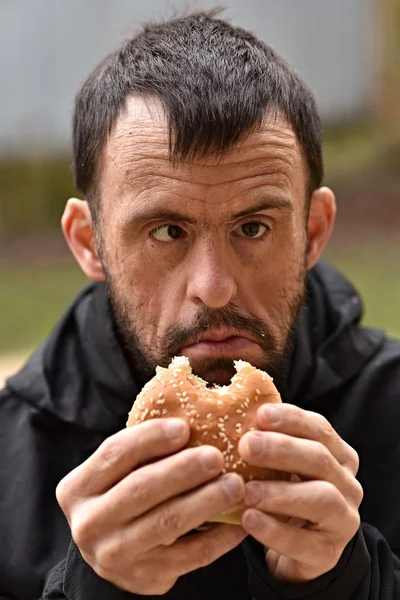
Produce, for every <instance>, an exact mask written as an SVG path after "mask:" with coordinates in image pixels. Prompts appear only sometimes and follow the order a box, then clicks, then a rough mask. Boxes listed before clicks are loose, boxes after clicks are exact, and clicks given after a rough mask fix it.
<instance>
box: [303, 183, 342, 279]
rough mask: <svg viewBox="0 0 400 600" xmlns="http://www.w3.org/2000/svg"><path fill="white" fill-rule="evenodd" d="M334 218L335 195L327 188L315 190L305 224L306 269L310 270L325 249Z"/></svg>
mask: <svg viewBox="0 0 400 600" xmlns="http://www.w3.org/2000/svg"><path fill="white" fill-rule="evenodd" d="M335 217H336V199H335V194H334V193H333V192H332V190H330V189H329V188H327V187H321V188H319V189H318V190H315V192H314V193H313V195H312V197H311V202H310V211H309V215H308V223H307V238H308V247H307V269H311V268H312V267H313V266H314V265H315V263H316V262H317V260H318V259H319V257H320V256H321V254H322V251H323V249H324V248H325V246H326V244H327V242H328V240H329V238H330V236H331V233H332V229H333V225H334V223H335Z"/></svg>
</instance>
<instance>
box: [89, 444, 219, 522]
mask: <svg viewBox="0 0 400 600" xmlns="http://www.w3.org/2000/svg"><path fill="white" fill-rule="evenodd" d="M223 467H224V457H223V455H222V452H220V451H219V450H217V449H216V448H213V447H212V446H203V447H201V448H189V449H186V450H181V451H180V452H178V453H176V454H174V455H172V456H168V457H167V458H163V459H161V460H158V461H156V462H154V463H152V464H150V465H146V466H144V467H140V468H139V469H137V470H136V471H133V472H132V473H130V474H129V475H127V476H126V477H125V478H124V479H122V481H120V482H119V483H118V484H117V485H115V486H114V487H113V488H111V489H110V490H109V491H108V492H107V493H106V494H105V495H104V496H102V497H101V502H100V501H99V502H98V507H97V512H96V519H97V520H98V521H101V522H103V523H107V524H108V525H109V526H115V524H116V523H124V522H128V521H131V520H132V519H134V518H136V517H139V516H140V515H142V514H144V513H146V512H148V511H149V510H151V509H153V508H154V507H155V506H157V505H159V504H162V503H163V502H165V501H166V500H168V499H170V498H173V497H174V496H179V495H181V494H183V493H184V492H187V491H189V490H191V489H194V488H197V487H198V486H200V485H202V484H204V483H206V482H207V481H209V480H210V479H213V478H214V477H217V475H219V474H220V473H221V472H222V469H223Z"/></svg>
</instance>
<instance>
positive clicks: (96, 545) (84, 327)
mask: <svg viewBox="0 0 400 600" xmlns="http://www.w3.org/2000/svg"><path fill="white" fill-rule="evenodd" d="M74 169H75V179H76V184H77V187H78V189H79V190H80V192H81V193H82V197H83V199H82V200H78V199H71V200H70V201H69V202H68V204H67V206H66V209H65V213H64V216H63V220H62V227H63V231H64V234H65V237H66V239H67V241H68V244H69V246H70V248H71V250H72V252H73V254H74V255H75V257H76V259H77V261H78V263H79V264H80V266H81V268H82V269H83V271H84V272H85V273H86V275H87V276H88V277H89V278H90V279H92V280H93V281H94V282H95V283H93V284H92V285H90V286H89V287H88V288H86V289H85V290H84V291H83V292H82V293H81V294H80V296H79V297H78V298H77V299H76V300H75V302H74V303H73V305H72V306H71V308H70V309H69V310H68V312H67V313H66V315H65V316H64V317H63V318H62V320H61V321H60V323H59V324H58V326H57V327H56V328H55V330H54V332H53V333H52V334H51V336H50V337H49V339H48V340H47V341H46V342H45V343H44V345H43V346H42V347H41V348H40V349H39V350H38V351H37V352H36V354H34V356H33V357H32V358H31V360H30V361H29V362H28V364H27V365H26V366H25V367H24V369H23V370H22V371H21V372H20V373H19V374H18V375H16V376H15V377H12V378H10V379H9V380H8V383H7V386H6V388H5V389H4V390H3V392H2V394H1V397H0V399H1V404H0V411H1V419H0V423H1V437H0V452H1V457H2V465H1V472H0V477H1V479H0V485H1V491H2V493H1V499H0V506H1V517H0V518H1V522H0V531H1V539H2V544H1V546H0V597H1V598H3V599H5V598H6V599H11V598H13V599H15V598H17V599H19V600H22V599H24V600H25V599H31V598H32V599H33V598H38V597H40V596H41V597H42V598H45V599H47V600H50V599H61V598H67V599H68V600H99V599H101V598H107V599H110V600H119V599H122V598H138V597H148V598H149V597H150V598H151V597H160V596H161V597H163V598H167V599H170V598H171V599H172V598H173V599H181V598H185V599H186V598H190V599H191V600H196V599H197V598H209V599H212V598H229V599H230V600H233V599H238V600H239V599H240V600H250V599H252V598H253V599H256V600H269V599H273V598H275V599H276V598H311V597H312V598H314V599H318V600H328V599H333V598H334V599H340V600H350V599H353V600H367V599H368V600H378V599H379V600H391V599H399V598H400V561H399V559H398V558H397V556H396V553H398V552H399V550H400V509H399V505H400V484H399V477H398V473H399V469H400V450H399V439H400V425H399V424H400V401H399V392H400V344H399V343H398V342H393V341H389V340H388V339H386V338H385V337H384V336H383V334H381V333H380V332H378V331H375V330H371V329H364V328H362V327H360V325H359V320H360V315H361V306H360V300H359V298H358V296H357V294H356V292H355V291H354V289H353V288H352V286H351V285H350V284H349V283H348V282H347V281H346V280H345V279H344V278H343V277H342V276H341V275H340V274H339V273H338V272H336V271H335V270H334V269H333V268H332V267H330V266H329V265H327V264H325V263H320V262H318V259H319V257H320V255H321V252H322V250H323V248H324V246H325V244H326V242H327V240H328V238H329V236H330V234H331V231H332V228H333V224H334V218H335V198H334V195H333V192H332V191H331V190H329V189H328V188H326V187H321V181H322V175H323V173H322V170H323V169H322V158H321V126H320V121H319V118H318V114H317V110H316V107H315V103H314V100H313V97H312V94H311V92H310V91H309V90H308V88H307V87H306V85H305V84H304V82H302V80H301V79H300V78H299V77H298V76H297V75H296V74H295V73H294V72H293V70H292V69H291V67H290V66H288V65H287V64H286V63H285V62H284V61H283V60H282V59H281V58H280V57H279V56H278V55H277V54H276V53H275V52H274V51H273V50H271V48H270V47H268V46H267V45H265V44H264V43H262V42H260V41H258V40H257V39H255V38H254V37H253V36H252V35H251V34H249V33H247V32H245V31H243V30H241V29H235V28H233V27H231V26H230V25H228V24H227V23H225V22H224V21H221V20H218V19H216V18H215V15H214V14H212V13H208V14H204V13H201V14H195V15H191V16H188V17H185V18H181V19H177V20H174V21H170V22H167V23H164V24H161V25H151V26H147V27H146V28H145V29H144V30H143V32H142V33H140V34H138V35H137V36H136V37H135V38H133V39H131V40H129V41H127V42H126V43H125V44H124V45H123V46H122V48H120V49H119V50H117V51H116V52H114V53H112V54H110V55H109V56H108V57H107V58H106V59H105V60H104V61H103V62H102V63H101V64H100V65H99V66H98V67H97V69H96V70H95V71H94V72H93V73H92V74H91V75H90V76H89V78H88V79H87V81H86V82H85V84H84V85H83V87H82V89H81V90H80V92H79V93H78V96H77V99H76V106H75V114H74ZM179 354H186V355H187V356H189V358H190V360H191V364H192V366H193V369H194V371H195V372H196V373H197V374H199V375H200V376H202V377H204V378H206V379H207V380H208V381H209V382H210V383H218V384H225V383H227V382H228V381H229V379H230V377H231V375H232V368H233V364H232V362H233V359H237V358H242V359H245V360H248V361H250V362H251V363H252V364H254V365H256V366H258V367H261V368H263V369H265V370H267V371H268V372H269V373H271V374H272V375H273V376H274V378H275V381H276V383H277V386H278V387H279V390H280V392H281V394H282V397H283V399H284V401H285V402H284V403H283V404H282V405H281V406H276V407H274V411H273V412H271V411H270V410H268V411H263V409H262V408H260V410H259V413H258V424H259V427H260V430H261V431H259V432H253V433H248V434H247V435H246V436H243V438H242V439H241V442H240V452H241V454H242V457H243V458H244V459H245V460H246V461H248V462H249V463H251V464H254V465H259V466H265V467H268V468H277V469H280V470H284V471H288V472H290V473H292V474H293V476H292V479H291V481H288V482H287V481H280V482H264V483H261V482H252V483H249V484H247V485H245V484H244V482H243V481H242V480H241V478H240V477H239V476H237V475H234V474H231V475H229V474H228V475H222V474H221V472H222V455H221V454H220V453H219V451H218V450H216V449H213V448H211V447H202V448H195V449H190V450H187V449H186V450H185V449H184V446H185V443H186V441H187V438H188V429H187V425H185V423H184V422H182V421H180V420H175V419H156V420H153V421H150V422H147V423H143V424H141V425H139V426H137V427H135V428H130V429H125V428H124V425H125V422H126V419H127V414H128V411H129V410H130V407H131V405H132V402H133V401H134V399H135V397H136V395H137V393H138V391H139V390H140V389H141V387H142V386H143V384H144V383H145V382H146V381H147V380H149V378H150V377H152V375H153V373H154V369H155V367H156V365H158V364H161V365H164V366H165V365H167V364H168V362H169V361H170V359H171V358H172V357H173V356H174V355H179ZM269 408H272V407H269ZM56 488H57V492H56ZM56 494H57V499H56ZM363 494H364V499H363ZM238 501H243V502H245V504H246V506H247V509H246V510H245V512H244V514H243V518H242V523H241V526H234V525H224V524H219V525H216V526H214V527H212V528H210V529H208V530H205V531H200V532H196V533H195V532H194V530H195V529H196V528H197V527H198V526H199V525H200V524H202V523H203V522H205V521H207V519H209V518H210V517H212V516H213V515H215V514H217V513H220V512H221V511H223V510H227V509H229V508H230V507H232V506H234V505H235V504H236V503H237V502H238Z"/></svg>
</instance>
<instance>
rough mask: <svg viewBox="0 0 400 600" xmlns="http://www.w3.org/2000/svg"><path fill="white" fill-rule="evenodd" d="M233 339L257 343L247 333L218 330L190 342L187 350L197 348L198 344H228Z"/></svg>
mask: <svg viewBox="0 0 400 600" xmlns="http://www.w3.org/2000/svg"><path fill="white" fill-rule="evenodd" d="M231 338H241V339H243V340H248V341H250V342H253V343H255V344H256V343H257V341H256V339H255V338H254V337H252V336H251V335H249V334H247V333H245V332H242V331H234V330H229V329H218V330H216V331H206V332H204V333H203V334H202V335H200V336H199V337H196V338H194V339H192V340H190V341H189V343H187V344H186V345H185V348H191V347H192V346H197V345H198V344H201V343H203V342H215V343H223V342H228V341H229V340H230V339H231Z"/></svg>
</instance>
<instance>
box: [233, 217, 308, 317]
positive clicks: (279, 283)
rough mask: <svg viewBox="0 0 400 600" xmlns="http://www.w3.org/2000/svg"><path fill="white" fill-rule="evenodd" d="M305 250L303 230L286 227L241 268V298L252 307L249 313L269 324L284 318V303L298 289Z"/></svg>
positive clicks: (293, 295) (286, 310)
mask: <svg viewBox="0 0 400 600" xmlns="http://www.w3.org/2000/svg"><path fill="white" fill-rule="evenodd" d="M297 232H298V233H297ZM305 253H306V236H305V233H304V232H302V231H301V230H300V229H297V230H294V228H293V230H289V229H286V230H285V231H282V234H280V235H277V236H276V238H275V239H274V240H273V242H272V243H271V244H270V245H269V247H268V248H267V250H266V251H263V252H262V253H261V255H258V256H257V258H256V260H253V262H252V268H251V269H249V270H248V271H247V270H246V269H244V271H243V274H244V278H243V279H242V284H241V288H240V289H241V297H242V298H243V299H246V300H247V301H246V300H245V302H244V304H245V305H247V306H252V309H251V312H253V314H254V313H255V314H257V315H259V316H261V317H262V318H263V319H265V320H266V321H270V322H272V323H273V322H277V323H279V322H281V321H282V318H284V319H285V317H286V313H287V312H289V307H288V305H290V304H291V303H292V302H293V301H296V299H297V298H298V295H299V292H300V291H301V290H302V286H303V283H304V275H305V273H304V265H305ZM254 258H255V257H254ZM285 320H286V319H285Z"/></svg>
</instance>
